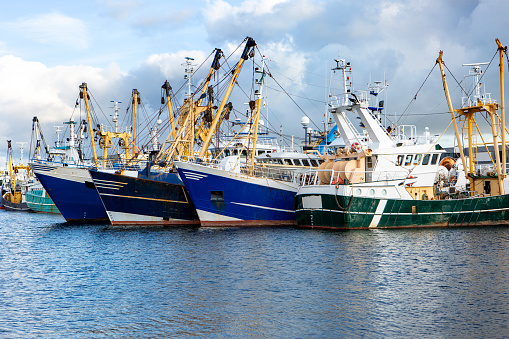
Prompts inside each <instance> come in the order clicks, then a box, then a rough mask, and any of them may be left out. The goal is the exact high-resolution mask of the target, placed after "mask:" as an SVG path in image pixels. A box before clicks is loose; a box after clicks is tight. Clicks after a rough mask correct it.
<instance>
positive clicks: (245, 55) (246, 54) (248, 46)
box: [198, 37, 256, 158]
mask: <svg viewBox="0 0 509 339" xmlns="http://www.w3.org/2000/svg"><path fill="white" fill-rule="evenodd" d="M255 46H256V42H255V41H254V40H253V39H252V38H249V37H248V38H247V42H246V46H245V48H244V52H243V53H242V56H241V58H240V60H239V62H238V63H237V67H236V68H235V72H234V73H233V76H232V79H231V81H230V84H229V85H228V88H227V90H226V93H225V95H224V97H223V101H221V105H220V106H219V109H218V110H217V112H218V113H216V116H215V117H214V120H212V123H211V125H210V129H209V133H207V136H206V137H205V140H203V146H202V148H201V150H200V153H199V154H198V158H203V156H204V155H205V153H206V152H207V149H208V148H209V145H210V140H211V139H212V135H214V133H215V131H216V129H217V123H218V121H219V118H220V117H221V112H223V109H224V107H225V105H226V101H227V100H228V98H229V97H230V93H231V91H232V89H233V85H234V84H235V82H236V81H237V77H238V76H239V73H240V70H241V69H242V65H243V64H244V61H246V60H247V59H249V57H250V54H251V51H252V49H253V48H254V47H255Z"/></svg>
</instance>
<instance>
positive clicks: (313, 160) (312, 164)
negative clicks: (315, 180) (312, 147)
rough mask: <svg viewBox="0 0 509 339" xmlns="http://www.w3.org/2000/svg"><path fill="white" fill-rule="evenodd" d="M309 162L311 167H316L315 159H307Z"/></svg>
mask: <svg viewBox="0 0 509 339" xmlns="http://www.w3.org/2000/svg"><path fill="white" fill-rule="evenodd" d="M309 162H310V163H311V166H314V167H318V166H320V165H318V162H317V161H316V160H315V159H309Z"/></svg>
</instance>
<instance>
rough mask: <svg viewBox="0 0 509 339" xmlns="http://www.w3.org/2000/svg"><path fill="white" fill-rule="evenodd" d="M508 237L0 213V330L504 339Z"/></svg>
mask: <svg viewBox="0 0 509 339" xmlns="http://www.w3.org/2000/svg"><path fill="white" fill-rule="evenodd" d="M508 240H509V228H506V227H487V228H472V229H470V228H460V229H456V228H455V229H429V230H373V231H349V232H335V231H321V230H298V229H291V228H285V229H279V228H246V229H233V228H219V229H200V228H188V227H184V228H164V227H154V228H136V227H131V228H121V227H111V226H108V225H69V224H66V223H63V219H62V218H61V217H60V216H54V215H41V214H29V213H9V212H0V337H1V336H5V337H20V338H21V337H22V338H28V337H92V338H94V337H97V338H101V337H111V336H113V337H120V336H122V337H188V336H195V337H342V336H346V337H350V338H365V337H373V338H378V337H407V336H409V335H412V336H419V337H479V336H483V337H487V336H489V337H504V336H506V335H507V333H509V332H508V325H509V316H508V313H507V312H508V311H507V310H508V309H509V246H508V244H509V242H508Z"/></svg>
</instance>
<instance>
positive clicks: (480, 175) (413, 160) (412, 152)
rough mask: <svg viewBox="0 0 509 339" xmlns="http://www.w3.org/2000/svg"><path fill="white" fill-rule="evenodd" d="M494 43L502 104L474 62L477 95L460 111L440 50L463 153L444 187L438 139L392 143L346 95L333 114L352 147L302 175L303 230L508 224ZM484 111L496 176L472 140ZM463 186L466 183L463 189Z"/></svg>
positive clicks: (299, 210)
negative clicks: (354, 124)
mask: <svg viewBox="0 0 509 339" xmlns="http://www.w3.org/2000/svg"><path fill="white" fill-rule="evenodd" d="M496 42H497V45H498V51H499V55H500V84H501V85H500V86H501V99H500V100H501V104H500V105H499V104H498V103H496V102H495V101H494V100H492V99H491V96H489V95H487V94H486V93H483V92H481V91H480V90H479V89H480V88H481V87H480V83H479V79H480V78H479V76H478V75H480V73H479V70H480V67H479V64H472V65H470V66H472V67H473V72H474V73H475V74H477V76H474V79H475V80H474V82H475V87H476V90H475V91H474V94H473V97H469V96H467V97H466V98H465V99H464V100H463V107H461V108H460V109H456V110H453V108H452V103H451V99H450V96H449V90H448V87H447V81H446V79H445V73H444V70H443V65H444V62H443V59H442V52H440V54H439V57H438V59H437V63H436V65H438V66H439V68H440V72H441V75H442V80H443V85H444V90H445V94H446V98H447V102H448V106H449V110H450V114H451V124H452V125H453V126H454V129H455V136H456V141H457V144H458V149H459V151H460V160H459V161H454V159H450V165H452V166H454V167H456V175H453V176H449V178H447V176H445V178H446V180H445V182H444V181H443V180H441V179H440V177H441V175H440V170H439V167H440V163H442V164H443V165H447V162H448V161H444V160H447V159H443V160H442V161H440V157H441V156H442V155H443V154H444V150H443V149H442V147H441V146H440V145H439V144H438V143H436V141H432V140H429V135H428V136H425V137H424V142H423V143H421V142H419V140H418V138H402V139H396V138H393V137H391V135H390V134H389V133H387V130H386V129H385V128H383V127H382V126H381V124H380V122H379V120H378V119H377V118H376V117H375V115H374V114H372V113H371V112H369V110H368V109H367V104H366V102H365V100H363V98H362V97H360V96H358V95H357V96H354V95H353V94H352V95H347V94H346V93H345V95H344V97H343V98H341V99H342V100H339V101H338V102H337V105H334V106H333V107H332V108H331V111H332V113H333V115H334V117H335V119H336V122H337V124H338V128H339V129H341V134H342V137H343V139H344V140H345V141H346V142H347V145H348V148H345V149H343V150H340V151H339V152H338V154H337V155H336V156H335V157H334V158H330V159H328V161H327V162H325V163H324V164H322V165H321V168H320V169H319V170H317V171H311V172H308V173H306V174H305V175H304V177H303V182H302V185H301V187H300V188H299V192H298V193H297V201H296V215H297V224H298V226H300V227H311V228H332V229H373V228H404V227H445V226H479V225H492V224H508V223H509V222H508V221H509V195H508V194H505V190H506V187H505V186H504V178H505V177H506V168H505V164H506V158H505V153H506V152H505V151H503V152H502V160H500V154H499V149H498V142H499V138H500V137H501V142H502V149H503V150H505V148H506V144H505V134H506V129H505V127H503V129H502V130H501V131H499V130H498V126H500V125H502V126H505V112H504V93H503V92H504V91H503V53H507V47H503V46H502V45H501V44H500V41H498V39H497V40H496ZM498 109H500V122H499V121H497V119H498V118H497V117H498V113H497V110H498ZM346 112H355V113H357V114H358V115H359V116H360V119H361V121H362V123H363V125H364V126H365V128H366V129H367V132H368V135H369V138H370V140H371V141H370V143H369V144H364V145H363V144H361V143H359V142H357V141H356V139H355V137H354V136H355V133H356V131H354V130H352V129H350V127H349V126H351V124H349V123H348V119H347V116H346ZM480 112H482V113H483V114H486V115H487V116H489V119H490V124H491V130H492V136H493V144H494V148H495V152H494V154H495V159H494V160H493V163H494V164H493V167H492V170H491V171H486V170H482V169H480V168H478V166H476V163H475V144H474V141H473V140H474V138H473V137H472V136H473V134H474V132H475V128H474V126H477V125H476V123H475V116H476V114H477V113H480ZM455 115H457V116H459V117H460V119H461V122H463V126H465V128H466V130H467V132H468V149H469V157H468V161H467V157H466V156H465V155H464V154H463V138H462V137H461V136H460V133H459V129H458V126H457V122H456V116H455ZM499 124H500V125H499ZM479 133H480V132H479ZM501 164H502V167H501ZM459 165H461V166H459ZM444 167H445V166H444ZM461 179H462V180H461ZM459 181H463V183H464V184H463V185H459V184H458V182H459Z"/></svg>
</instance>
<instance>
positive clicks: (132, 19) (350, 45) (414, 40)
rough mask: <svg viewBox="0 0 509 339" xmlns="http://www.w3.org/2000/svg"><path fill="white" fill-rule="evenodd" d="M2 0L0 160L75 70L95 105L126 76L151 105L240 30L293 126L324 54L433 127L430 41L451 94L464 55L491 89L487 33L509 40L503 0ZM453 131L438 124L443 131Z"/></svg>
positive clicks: (123, 87) (120, 90)
mask: <svg viewBox="0 0 509 339" xmlns="http://www.w3.org/2000/svg"><path fill="white" fill-rule="evenodd" d="M0 8H1V11H0V22H1V24H0V164H1V165H0V167H3V164H4V163H5V154H6V149H7V142H6V140H8V139H9V140H12V141H13V143H14V153H15V154H17V156H19V149H16V147H17V146H16V143H17V142H29V141H30V135H31V122H32V117H33V116H38V118H39V120H40V122H41V125H42V127H43V133H44V136H45V139H46V140H47V141H52V140H54V126H57V125H61V124H62V122H63V121H66V120H68V119H69V117H70V115H71V113H72V111H73V108H74V103H75V101H76V98H77V96H78V94H79V85H80V84H81V83H83V82H86V83H87V84H88V88H89V90H90V91H91V92H92V93H93V94H94V98H95V99H96V100H97V102H98V104H99V106H100V107H101V109H102V110H103V111H105V112H110V113H111V112H112V110H111V103H110V101H111V100H115V101H122V102H127V101H128V100H129V98H130V96H131V92H132V89H134V88H136V89H138V90H139V91H140V93H141V97H142V99H143V102H144V105H145V108H146V109H147V111H148V112H149V113H152V112H156V111H157V109H158V108H159V107H160V88H161V85H162V84H163V82H164V81H165V80H168V81H169V82H170V84H171V85H172V87H174V88H180V87H181V86H182V84H183V83H184V79H183V75H184V67H183V66H182V64H183V63H184V61H185V60H184V58H185V57H193V58H194V59H195V61H194V62H195V64H197V65H199V64H201V63H202V62H203V61H204V60H205V59H206V58H207V56H209V55H210V53H211V52H212V51H213V49H214V48H221V49H222V50H223V51H224V53H225V54H226V55H229V54H230V53H231V52H232V51H234V49H235V48H237V46H238V45H239V44H240V43H241V42H242V41H243V40H244V39H245V38H246V37H247V36H250V37H252V38H253V39H254V40H255V41H256V43H257V48H258V50H259V51H260V53H262V54H263V55H265V56H266V57H267V58H268V60H269V61H268V62H267V65H268V67H269V69H270V70H271V73H272V75H273V76H274V78H275V79H277V84H278V85H276V84H275V83H267V84H266V85H267V87H266V89H265V94H266V103H267V106H268V107H269V109H268V112H269V113H268V115H269V117H268V119H269V122H270V124H272V125H273V126H280V125H282V126H283V127H282V128H283V131H284V133H285V134H287V135H295V136H296V137H297V136H298V137H302V135H303V130H302V126H301V125H300V119H301V118H302V117H303V116H304V112H305V114H307V115H308V116H309V117H310V118H311V120H312V121H313V123H312V125H311V126H312V127H313V128H317V127H316V126H323V120H324V112H325V110H326V105H327V98H328V95H329V94H337V93H333V92H334V91H335V90H336V88H337V86H335V85H334V81H335V80H334V81H331V79H330V78H331V76H332V75H333V74H332V72H331V68H332V66H333V64H334V63H333V60H334V59H336V58H338V57H341V58H344V59H346V60H347V61H350V62H351V64H352V71H353V73H352V82H353V85H354V88H355V89H366V88H367V85H368V83H370V82H373V81H375V80H379V81H386V82H387V83H388V84H389V87H388V89H387V91H386V97H385V108H386V111H387V113H388V116H391V117H394V116H396V117H398V116H400V115H401V114H403V116H404V118H402V119H399V118H392V120H394V119H396V120H399V122H400V123H404V124H415V125H417V133H418V134H422V133H423V132H424V127H425V126H429V128H430V131H431V133H432V134H438V135H440V134H442V133H444V128H445V127H446V126H447V125H448V124H449V122H450V118H449V116H448V115H447V106H446V102H445V95H444V91H443V88H442V83H441V78H440V73H439V71H438V68H435V69H434V70H433V72H432V73H431V74H430V71H431V70H432V69H433V66H434V65H435V63H436V58H437V57H438V53H439V51H440V50H443V51H444V61H445V63H446V65H447V67H448V68H449V69H450V70H451V72H452V74H453V75H454V77H452V76H448V81H449V86H450V90H451V96H452V98H453V102H454V103H455V105H456V106H457V105H459V102H460V90H459V87H458V86H457V85H456V82H455V81H454V79H457V80H458V82H460V81H461V80H462V79H463V76H464V75H465V74H466V73H467V72H468V68H467V67H462V64H464V63H473V62H490V61H491V60H493V63H492V65H490V68H489V69H488V71H487V72H486V76H485V79H484V80H485V84H486V87H487V90H488V91H489V92H491V93H492V97H493V98H494V99H496V100H497V101H498V100H499V97H500V91H499V82H498V81H499V80H498V69H497V67H498V57H496V58H495V59H493V57H494V55H495V53H496V51H497V47H496V44H495V38H499V39H500V40H501V42H502V44H504V45H507V44H509V21H508V20H507V18H506V16H507V13H509V2H508V1H504V0H425V1H424V0H423V1H419V0H408V1H406V0H401V1H398V0H393V1H386V0H365V1H347V0H257V1H255V0H244V1H242V0H238V1H231V0H228V1H225V0H204V1H200V0H188V1H148V0H126V1H114V0H91V1H88V2H75V1H56V0H53V1H52V0H48V1H31V0H28V1H23V2H16V1H6V0H0ZM505 62H506V66H505V69H506V70H507V69H509V68H508V66H507V59H505ZM207 67H209V66H207ZM207 67H205V68H203V71H205V70H206V69H207ZM245 68H249V67H245ZM248 72H249V71H248ZM506 73H507V72H506ZM202 76H203V75H202ZM196 78H197V79H196V81H198V79H199V76H197V77H196ZM426 79H427V80H426ZM425 80H426V81H425ZM423 83H424V85H423ZM506 83H507V82H506ZM279 85H280V86H281V87H282V88H284V90H282V89H281V87H278V86H279ZM421 85H423V86H422V88H421ZM506 88H507V85H506ZM285 93H286V94H285ZM416 94H417V95H416ZM180 95H183V93H182V94H180ZM414 97H416V99H415V100H414ZM232 100H233V99H232ZM238 100H241V99H238ZM242 105H243V103H241V102H237V103H235V102H234V106H236V107H242ZM121 107H122V108H123V109H125V107H126V105H125V104H124V105H123V106H122V104H121ZM240 109H242V108H239V110H240ZM452 133H453V130H452V128H451V129H449V130H447V131H445V133H444V134H445V137H444V138H445V139H444V142H443V143H447V140H449V141H450V140H451V139H447V136H450V135H452ZM26 153H28V150H25V154H26Z"/></svg>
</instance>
